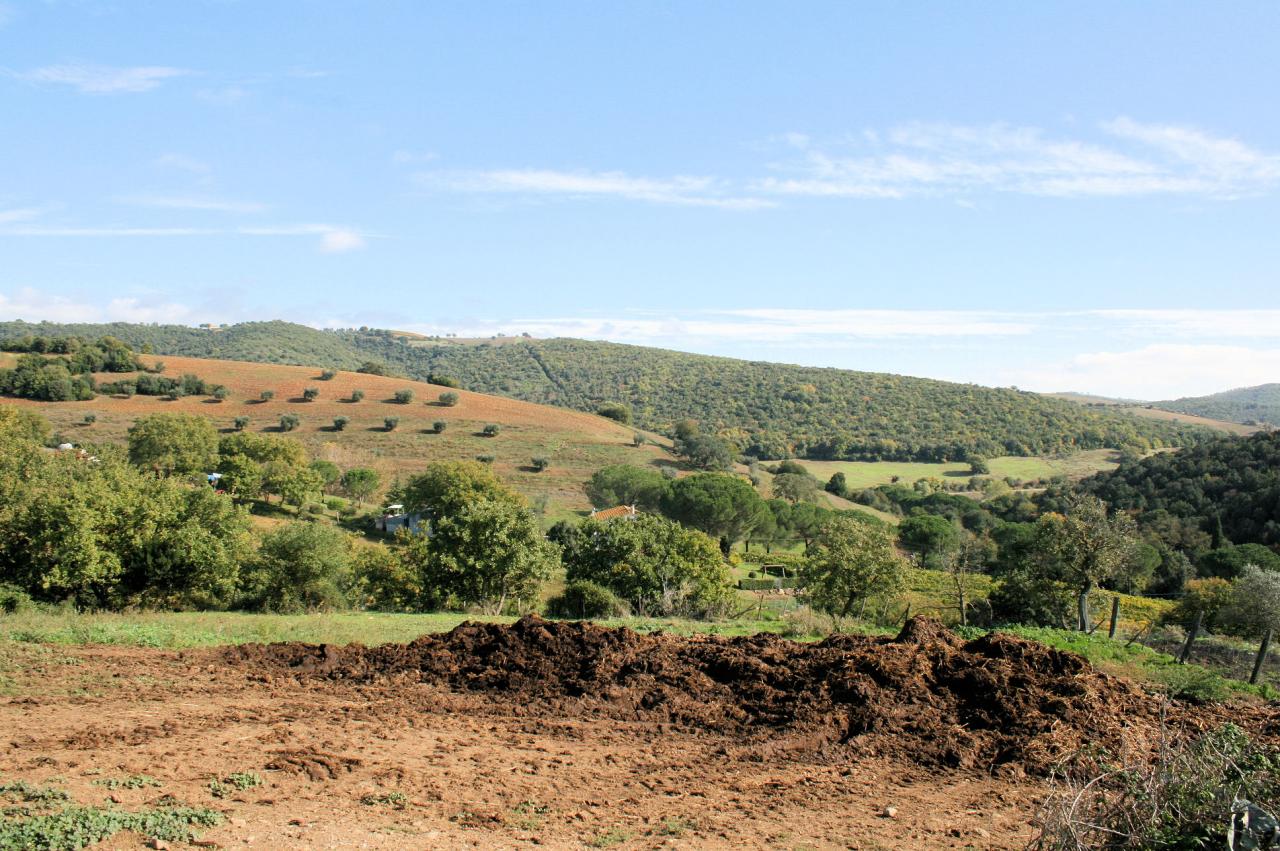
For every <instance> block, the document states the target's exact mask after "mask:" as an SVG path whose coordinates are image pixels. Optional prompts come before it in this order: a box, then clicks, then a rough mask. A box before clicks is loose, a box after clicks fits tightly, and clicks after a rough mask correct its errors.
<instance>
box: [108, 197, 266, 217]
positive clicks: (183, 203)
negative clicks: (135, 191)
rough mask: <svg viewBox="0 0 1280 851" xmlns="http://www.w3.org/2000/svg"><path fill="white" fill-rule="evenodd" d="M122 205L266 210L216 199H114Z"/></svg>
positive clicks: (219, 210)
mask: <svg viewBox="0 0 1280 851" xmlns="http://www.w3.org/2000/svg"><path fill="white" fill-rule="evenodd" d="M116 200H117V201H119V202H120V203H122V204H129V205H132V206H136V207H155V208H159V209H162V210H199V211H206V212H213V213H260V212H262V211H263V210H265V209H266V206H265V205H264V204H259V203H257V202H256V201H226V200H219V199H217V198H199V197H189V196H181V195H178V196H171V195H127V196H122V197H120V198H117V199H116Z"/></svg>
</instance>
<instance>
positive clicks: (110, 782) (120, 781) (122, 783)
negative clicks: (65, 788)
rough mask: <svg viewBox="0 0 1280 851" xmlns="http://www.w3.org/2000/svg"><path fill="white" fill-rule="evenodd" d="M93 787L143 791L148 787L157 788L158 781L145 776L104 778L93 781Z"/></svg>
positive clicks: (132, 775) (131, 775) (133, 775)
mask: <svg viewBox="0 0 1280 851" xmlns="http://www.w3.org/2000/svg"><path fill="white" fill-rule="evenodd" d="M93 785H94V786H105V787H106V788H108V789H145V788H147V787H148V786H159V785H161V783H160V781H159V780H157V779H155V778H154V777H151V776H149V775H146V774H130V775H129V776H127V777H105V778H103V779H101V780H95V781H93Z"/></svg>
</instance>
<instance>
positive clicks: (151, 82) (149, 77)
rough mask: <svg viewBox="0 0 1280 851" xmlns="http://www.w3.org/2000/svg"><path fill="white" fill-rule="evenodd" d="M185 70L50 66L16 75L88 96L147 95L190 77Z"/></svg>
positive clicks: (72, 65)
mask: <svg viewBox="0 0 1280 851" xmlns="http://www.w3.org/2000/svg"><path fill="white" fill-rule="evenodd" d="M191 73H192V72H191V71H188V70H186V69H184V68H171V67H168V66H164V65H140V66H135V67H131V68H118V67H111V66H107V65H82V64H70V65H47V66H45V67H43V68H35V69H33V70H31V71H25V72H22V73H19V74H16V75H15V76H17V77H18V78H19V79H21V80H26V81H28V82H31V83H42V84H54V85H66V86H71V87H72V88H74V89H77V90H79V91H81V92H84V93H86V94H98V95H101V94H122V93H128V92H147V91H151V90H152V89H154V88H156V87H158V86H159V85H160V84H161V83H163V82H164V81H165V80H170V79H172V78H174V77H184V76H187V75H188V74H191Z"/></svg>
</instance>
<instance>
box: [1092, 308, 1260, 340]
mask: <svg viewBox="0 0 1280 851" xmlns="http://www.w3.org/2000/svg"><path fill="white" fill-rule="evenodd" d="M1089 314H1090V315H1092V316H1096V317H1098V318H1101V319H1105V320H1107V321H1109V322H1112V323H1115V324H1117V325H1120V326H1123V327H1124V328H1125V329H1126V330H1127V331H1128V332H1129V333H1132V334H1158V335H1163V336H1175V337H1188V336H1196V337H1213V338H1219V339H1227V340H1229V339H1233V338H1238V337H1272V338H1280V310H1274V309H1267V308H1258V309H1250V310H1215V309H1212V308H1208V309H1203V310H1186V309H1158V308H1152V309H1139V310H1093V311H1089Z"/></svg>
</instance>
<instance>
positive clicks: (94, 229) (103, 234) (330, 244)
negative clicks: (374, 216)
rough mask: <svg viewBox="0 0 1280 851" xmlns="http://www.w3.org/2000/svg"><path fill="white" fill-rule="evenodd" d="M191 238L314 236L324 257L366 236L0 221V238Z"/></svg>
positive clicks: (344, 230)
mask: <svg viewBox="0 0 1280 851" xmlns="http://www.w3.org/2000/svg"><path fill="white" fill-rule="evenodd" d="M5 236H29V237H99V238H115V237H193V236H285V237H296V236H315V237H319V243H318V246H317V247H318V248H319V250H320V251H321V252H322V253H325V254H341V253H344V252H348V251H356V250H358V249H361V248H364V247H365V246H366V245H367V243H366V241H365V240H366V237H367V234H364V233H362V232H360V231H358V230H355V229H353V228H349V227H344V226H341V225H326V224H285V225H262V226H240V227H233V228H206V227H132V226H116V225H108V226H87V227H85V226H74V225H72V226H64V225H24V224H14V225H5V224H4V223H3V222H0V237H5Z"/></svg>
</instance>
